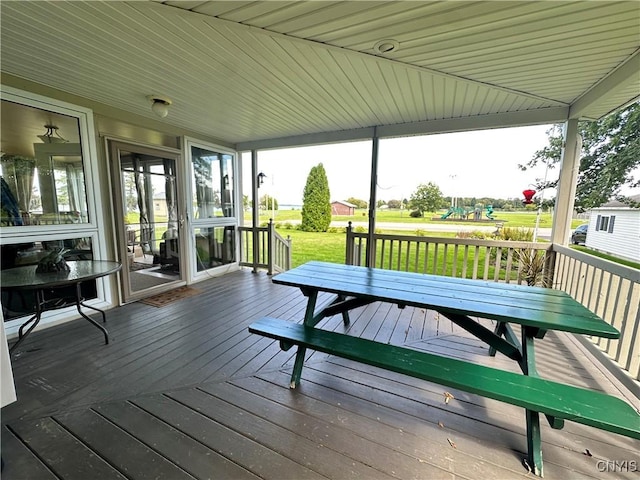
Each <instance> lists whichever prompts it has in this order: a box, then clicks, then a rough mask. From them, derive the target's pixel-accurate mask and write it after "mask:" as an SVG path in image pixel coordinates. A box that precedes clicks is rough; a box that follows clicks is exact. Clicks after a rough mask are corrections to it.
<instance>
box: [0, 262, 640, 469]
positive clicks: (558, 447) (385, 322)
mask: <svg viewBox="0 0 640 480" xmlns="http://www.w3.org/2000/svg"><path fill="white" fill-rule="evenodd" d="M195 287H196V288H198V289H200V290H202V293H201V294H200V295H196V296H194V297H191V298H189V299H186V300H183V301H179V302H176V303H174V304H172V305H168V306H166V307H163V308H156V307H152V306H148V305H144V304H141V303H133V304H129V305H125V306H123V307H119V308H116V309H113V310H110V311H108V312H107V319H108V321H107V328H108V329H109V332H110V334H111V339H112V341H111V343H110V344H109V345H103V344H102V341H101V338H100V336H99V335H97V334H96V331H95V328H94V327H92V326H90V325H88V323H87V322H85V321H83V320H79V321H74V322H70V323H67V324H64V325H59V326H56V327H52V328H50V329H47V330H43V331H37V332H34V333H33V334H32V335H31V336H30V337H29V338H27V340H26V341H25V342H24V344H23V345H24V348H21V349H20V351H19V354H18V355H16V357H15V358H14V362H13V368H14V375H15V377H16V384H17V391H18V398H19V401H18V402H16V403H14V404H11V405H9V406H7V407H5V408H3V409H2V456H3V459H4V460H5V463H6V464H5V468H4V470H3V472H2V478H3V479H4V480H12V479H22V478H36V479H40V478H42V479H48V478H58V479H62V480H68V479H76V478H82V479H83V480H84V479H86V478H136V479H138V478H150V477H154V478H155V477H158V478H198V479H201V478H202V479H204V478H242V479H253V478H267V479H269V478H273V479H282V478H291V479H298V478H313V479H319V478H324V479H326V478H336V479H342V478H363V479H375V478H462V479H484V478H524V477H527V478H532V477H531V475H530V474H528V473H527V470H526V468H525V466H524V465H523V463H522V460H523V458H525V453H524V452H525V450H526V437H525V426H524V413H523V411H522V409H520V408H517V407H513V406H511V405H507V404H503V403H500V402H496V401H493V400H487V399H485V398H482V397H478V396H474V395H470V394H467V393H464V392H458V391H455V390H449V391H450V393H452V394H453V395H454V397H455V398H454V400H452V401H450V402H449V403H445V401H444V391H445V390H446V389H445V388H444V387H442V386H440V385H436V384H432V383H429V382H423V381H419V380H416V379H414V378H409V377H405V376H403V375H400V374H395V373H393V372H388V371H385V370H381V369H377V368H375V367H369V366H367V365H362V364H358V363H355V362H351V361H348V360H345V359H341V358H337V357H333V356H330V355H326V354H322V353H318V352H312V351H308V353H307V357H306V358H307V363H306V366H305V368H304V370H303V374H302V383H301V385H300V387H299V388H298V389H296V390H295V391H291V390H290V389H289V388H288V386H289V379H290V375H291V369H292V365H293V357H294V355H295V349H292V350H290V351H288V352H283V351H281V350H280V348H279V345H278V344H277V342H273V341H272V340H270V339H267V338H264V337H261V336H258V335H251V334H249V333H248V331H247V327H248V325H249V324H250V323H251V322H252V321H254V320H255V319H257V318H259V317H261V316H264V315H272V316H277V317H280V318H285V319H289V320H291V321H296V322H301V321H302V318H303V316H304V309H305V305H306V298H305V297H304V296H303V295H302V294H301V292H299V291H297V290H296V289H293V288H290V287H285V286H281V285H274V284H272V282H271V279H270V277H268V276H267V275H264V274H252V273H250V272H248V271H245V270H243V271H239V272H235V273H232V274H228V275H225V276H224V277H220V278H213V279H210V280H207V281H205V282H201V283H199V284H197V285H195ZM329 300H330V296H329V295H321V296H320V298H319V300H318V301H319V303H323V302H327V301H329ZM481 322H482V323H483V325H485V326H486V327H488V328H492V326H493V322H490V321H488V320H481ZM319 326H321V327H322V328H326V329H329V330H333V331H339V332H346V333H349V334H357V335H361V336H363V337H366V338H372V339H375V340H376V341H380V342H385V343H386V342H389V343H394V344H399V345H407V346H409V347H411V348H416V349H421V350H425V351H429V352H431V353H436V354H437V353H441V354H445V353H446V354H447V355H453V356H456V357H458V358H463V359H467V360H471V361H477V362H480V363H483V364H487V365H493V366H497V367H498V368H506V369H511V370H513V371H517V369H518V367H517V365H516V364H515V362H513V361H511V360H509V359H507V358H506V357H505V356H504V355H501V354H498V355H497V356H496V357H488V356H487V348H486V346H484V345H482V344H481V343H479V342H478V341H477V340H476V339H474V338H472V337H470V336H469V335H468V334H466V332H464V331H462V330H461V329H460V328H459V327H457V326H455V325H453V324H452V323H451V322H449V321H448V320H446V319H445V318H444V317H442V316H440V315H437V314H436V313H434V312H432V311H425V310H421V309H416V308H410V307H407V308H404V309H399V308H397V306H395V305H388V304H380V303H374V304H371V305H367V306H364V307H360V308H358V309H356V310H354V311H353V312H352V313H351V324H350V325H349V326H345V325H344V324H343V322H342V317H341V316H340V315H337V316H334V317H330V318H327V319H323V320H322V321H321V322H320V324H319ZM536 353H537V359H538V366H539V371H540V374H541V375H542V376H543V377H545V378H550V379H555V380H562V381H566V382H568V383H570V384H573V385H577V386H585V387H589V388H594V389H597V390H601V391H605V392H607V393H610V394H614V395H617V396H620V397H622V398H625V399H627V401H628V402H630V403H632V402H634V401H635V402H637V399H636V398H635V397H633V396H632V395H631V394H630V393H629V392H628V391H627V390H626V389H625V388H624V387H623V386H621V385H620V384H619V383H618V382H617V381H616V380H615V379H611V378H610V376H609V375H607V374H606V369H604V368H602V367H601V366H599V364H598V363H597V361H595V360H594V359H593V358H592V357H590V356H589V355H588V354H587V353H585V350H584V347H582V346H581V345H580V343H579V342H578V341H577V340H575V339H572V336H570V335H565V334H555V333H549V334H548V335H547V337H546V338H545V339H543V340H542V341H539V342H537V347H536ZM542 438H543V451H544V455H545V477H546V478H560V479H563V480H565V479H574V478H589V479H595V478H605V479H607V478H611V479H614V478H615V479H618V478H622V479H626V478H629V479H631V478H637V473H634V472H600V471H599V470H598V469H597V467H596V462H597V461H598V460H602V459H605V460H618V461H621V460H627V461H632V460H636V461H637V462H638V464H640V458H639V456H638V453H637V452H638V451H640V442H638V441H635V440H632V439H629V438H626V437H622V436H619V435H615V434H610V433H607V432H603V431H599V430H597V429H594V428H591V427H587V426H584V425H578V424H575V423H572V422H567V425H566V427H565V429H563V430H561V431H556V430H552V429H551V428H549V427H548V425H546V423H545V424H543V426H542ZM449 440H451V442H453V443H454V444H455V448H454V447H453V446H452V445H451V443H450V442H449ZM586 449H588V450H589V451H590V452H591V453H592V455H593V457H589V456H587V455H585V454H584V452H585V450H586ZM96 472H99V475H96Z"/></svg>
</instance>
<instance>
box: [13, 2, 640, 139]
mask: <svg viewBox="0 0 640 480" xmlns="http://www.w3.org/2000/svg"><path fill="white" fill-rule="evenodd" d="M0 8H1V22H2V25H1V26H2V30H1V36H2V38H1V41H2V43H1V49H2V50H1V53H2V58H1V60H2V63H1V67H2V71H3V72H6V73H9V74H11V75H14V76H17V77H22V78H25V79H28V80H31V81H35V82H38V83H41V84H44V85H47V86H50V87H54V88H57V89H60V90H63V91H66V92H70V93H73V94H76V95H80V96H82V97H85V98H88V99H91V100H93V101H97V102H101V103H104V104H106V105H110V106H113V107H117V108H119V109H122V110H125V111H128V112H131V113H135V114H138V115H143V116H148V117H150V118H155V117H154V114H153V113H152V112H151V110H150V104H149V102H148V100H147V98H146V97H147V95H150V94H154V93H155V94H161V95H165V96H168V97H170V98H171V99H172V100H173V105H172V107H171V110H170V113H169V116H168V117H166V119H165V120H163V121H165V122H167V123H169V124H172V125H175V126H178V127H181V128H186V129H190V130H192V131H195V132H200V133H202V134H205V135H208V136H211V137H216V138H220V139H223V140H224V141H227V142H230V143H233V144H237V145H238V146H239V147H241V148H243V147H249V146H252V147H259V146H275V145H284V144H287V143H292V144H293V143H301V142H303V141H304V140H300V139H308V140H309V141H322V139H323V138H327V139H331V138H333V139H338V138H344V139H349V138H359V137H362V136H366V135H370V132H371V129H372V127H378V133H379V134H381V135H382V136H393V135H405V134H416V133H423V132H430V131H447V130H448V131H450V130H456V129H472V128H482V127H486V126H499V125H509V124H514V125H515V124H527V123H551V122H554V121H562V120H564V119H566V118H569V117H572V118H591V119H594V118H600V117H602V116H604V115H606V114H607V113H609V112H611V111H613V110H615V109H617V108H619V107H621V106H623V105H625V104H627V103H629V102H631V101H633V100H634V99H638V98H639V95H640V3H639V2H637V1H627V2H624V1H623V2H615V1H570V2H568V1H561V2H558V1H545V2H540V1H531V2H529V1H513V2H509V1H479V2H472V1H465V2H460V1H451V2H447V1H444V2H441V1H438V2H431V1H421V2H415V1H392V2H384V1H379V2H367V1H333V2H332V1H300V2H282V1H268V2H266V1H256V2H244V1H224V2H211V1H209V2H202V1H176V2H172V1H165V2H153V1H135V2H122V1H118V2H115V1H112V2H93V1H89V2H83V1H73V2H66V1H41V2H32V1H11V2H0ZM384 40H393V41H394V42H395V44H396V45H397V48H396V49H395V50H394V51H391V52H386V53H384V52H383V53H380V52H378V51H376V50H375V48H374V47H375V45H376V44H377V43H379V42H380V41H384ZM394 42H387V43H392V44H393V43H394Z"/></svg>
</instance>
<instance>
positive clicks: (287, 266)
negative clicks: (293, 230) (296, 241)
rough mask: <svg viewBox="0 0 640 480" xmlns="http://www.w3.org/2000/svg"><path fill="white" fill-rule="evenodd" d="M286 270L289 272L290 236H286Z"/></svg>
mask: <svg viewBox="0 0 640 480" xmlns="http://www.w3.org/2000/svg"><path fill="white" fill-rule="evenodd" d="M285 269H286V270H291V235H287V264H286V265H285Z"/></svg>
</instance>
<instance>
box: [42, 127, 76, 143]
mask: <svg viewBox="0 0 640 480" xmlns="http://www.w3.org/2000/svg"><path fill="white" fill-rule="evenodd" d="M44 128H46V129H47V131H46V132H45V133H44V134H43V135H38V138H39V139H40V140H42V141H43V143H68V142H69V140H65V139H64V138H62V136H61V135H60V134H59V133H58V127H56V126H55V125H45V126H44Z"/></svg>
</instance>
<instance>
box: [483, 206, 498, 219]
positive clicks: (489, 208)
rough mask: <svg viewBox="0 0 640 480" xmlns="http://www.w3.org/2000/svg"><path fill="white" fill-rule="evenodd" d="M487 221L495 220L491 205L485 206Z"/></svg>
mask: <svg viewBox="0 0 640 480" xmlns="http://www.w3.org/2000/svg"><path fill="white" fill-rule="evenodd" d="M485 215H486V216H487V218H488V219H489V220H495V219H496V217H494V216H493V205H487V213H485Z"/></svg>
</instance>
